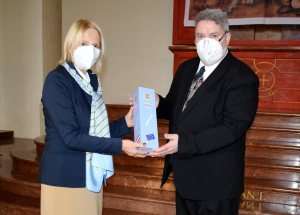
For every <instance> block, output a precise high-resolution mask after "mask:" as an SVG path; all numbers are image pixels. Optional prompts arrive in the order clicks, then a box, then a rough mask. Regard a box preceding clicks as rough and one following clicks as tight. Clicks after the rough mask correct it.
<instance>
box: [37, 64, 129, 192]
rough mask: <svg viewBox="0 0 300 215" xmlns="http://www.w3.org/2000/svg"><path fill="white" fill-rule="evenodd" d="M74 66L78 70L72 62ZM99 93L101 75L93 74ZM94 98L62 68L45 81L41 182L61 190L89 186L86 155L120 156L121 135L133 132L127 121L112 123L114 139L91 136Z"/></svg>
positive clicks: (54, 71) (52, 72)
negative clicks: (86, 172) (44, 138)
mask: <svg viewBox="0 0 300 215" xmlns="http://www.w3.org/2000/svg"><path fill="white" fill-rule="evenodd" d="M69 65H70V67H71V68H73V69H75V68H74V65H73V64H72V63H69ZM89 75H90V79H91V85H92V86H93V88H94V90H95V91H96V90H97V87H98V82H97V76H96V75H95V74H91V71H89ZM91 101H92V97H91V96H90V95H88V94H87V93H85V92H84V91H83V90H82V89H81V87H80V86H79V85H78V84H77V82H76V81H75V80H74V78H73V77H72V76H71V75H70V74H69V73H68V72H67V70H66V69H65V68H64V67H63V66H61V65H59V66H58V67H57V68H56V69H55V70H53V71H51V72H50V73H49V74H48V75H47V77H46V80H45V83H44V88H43V95H42V103H43V112H44V116H45V125H46V140H45V141H46V144H45V147H44V151H43V154H42V158H41V162H40V169H39V182H41V183H43V184H47V185H53V186H61V187H85V152H87V151H88V152H96V153H102V154H112V155H119V154H120V152H121V148H122V140H121V139H120V138H117V137H120V136H124V135H127V134H130V133H131V129H130V128H128V127H127V124H126V121H125V118H124V117H123V118H121V119H119V120H118V121H116V122H113V123H111V124H110V134H111V137H112V138H99V137H92V136H90V135H89V127H90V114H91Z"/></svg>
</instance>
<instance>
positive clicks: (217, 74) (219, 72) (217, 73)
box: [178, 50, 232, 122]
mask: <svg viewBox="0 0 300 215" xmlns="http://www.w3.org/2000/svg"><path fill="white" fill-rule="evenodd" d="M231 60H232V55H231V53H230V51H229V50H228V53H227V55H226V57H225V58H224V59H223V60H222V61H221V63H220V64H219V65H218V66H217V67H216V69H215V70H214V71H213V72H212V73H211V74H210V76H209V77H208V78H207V79H206V80H205V81H204V82H203V83H202V84H201V86H200V87H199V88H198V89H197V91H196V92H195V94H194V96H193V97H192V98H191V100H190V101H189V103H188V105H187V106H186V108H185V109H184V111H183V112H182V114H181V115H180V117H179V119H178V122H179V121H180V120H181V119H182V118H183V117H184V116H185V115H186V114H187V113H189V112H190V111H191V110H192V109H193V107H194V106H195V105H196V104H197V103H198V102H199V101H200V99H201V97H202V96H203V95H204V94H205V92H206V91H207V90H208V89H209V88H211V87H212V86H213V85H214V84H215V83H216V82H218V81H219V79H220V78H221V77H222V76H223V75H224V74H225V73H226V71H227V67H228V65H230V62H231ZM190 86H191V85H189V87H190ZM182 105H183V104H182Z"/></svg>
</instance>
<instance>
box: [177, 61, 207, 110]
mask: <svg viewBox="0 0 300 215" xmlns="http://www.w3.org/2000/svg"><path fill="white" fill-rule="evenodd" d="M204 72H205V67H204V66H202V67H201V69H200V71H199V72H198V73H197V74H196V75H195V77H194V80H193V82H192V85H191V87H190V90H189V93H188V96H187V99H186V101H185V103H184V105H183V108H182V111H184V109H185V108H186V106H187V104H188V102H189V101H190V100H191V98H192V97H193V95H194V94H195V92H196V90H197V89H198V88H199V87H200V85H201V84H202V83H203V73H204Z"/></svg>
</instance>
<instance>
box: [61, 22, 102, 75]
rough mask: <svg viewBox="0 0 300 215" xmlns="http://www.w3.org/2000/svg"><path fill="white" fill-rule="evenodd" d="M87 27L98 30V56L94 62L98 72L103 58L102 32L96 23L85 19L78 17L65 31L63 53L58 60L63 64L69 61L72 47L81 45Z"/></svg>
mask: <svg viewBox="0 0 300 215" xmlns="http://www.w3.org/2000/svg"><path fill="white" fill-rule="evenodd" d="M89 28H93V29H95V30H96V31H98V33H99V35H100V47H99V49H100V56H99V58H98V60H97V62H96V63H95V66H96V70H97V72H100V70H101V65H102V59H103V57H104V53H105V46H104V38H103V34H102V31H101V29H100V28H99V27H98V25H96V24H95V23H94V22H92V21H89V20H85V19H79V20H77V21H75V22H74V23H73V24H72V25H71V27H70V29H69V31H68V33H67V36H66V38H65V42H64V49H63V55H62V58H61V59H60V61H59V63H60V64H62V65H64V64H65V62H66V61H71V59H72V58H71V50H72V48H73V49H75V47H78V46H80V45H81V43H82V38H83V34H84V32H85V31H86V30H87V29H89Z"/></svg>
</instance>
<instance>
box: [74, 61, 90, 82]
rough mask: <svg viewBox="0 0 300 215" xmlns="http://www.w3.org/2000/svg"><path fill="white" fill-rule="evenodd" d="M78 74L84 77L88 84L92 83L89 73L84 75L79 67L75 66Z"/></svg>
mask: <svg viewBox="0 0 300 215" xmlns="http://www.w3.org/2000/svg"><path fill="white" fill-rule="evenodd" d="M74 66H75V68H76V70H77V72H78V73H79V75H80V76H81V77H82V79H83V80H85V81H86V82H88V83H90V82H91V79H90V76H89V73H88V72H86V73H85V74H83V72H81V71H80V69H78V67H77V66H76V65H75V64H74Z"/></svg>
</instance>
